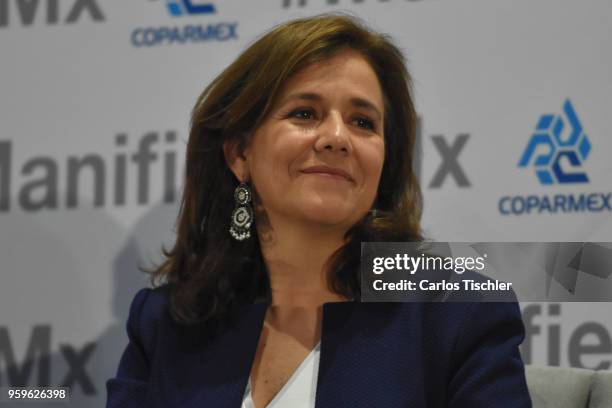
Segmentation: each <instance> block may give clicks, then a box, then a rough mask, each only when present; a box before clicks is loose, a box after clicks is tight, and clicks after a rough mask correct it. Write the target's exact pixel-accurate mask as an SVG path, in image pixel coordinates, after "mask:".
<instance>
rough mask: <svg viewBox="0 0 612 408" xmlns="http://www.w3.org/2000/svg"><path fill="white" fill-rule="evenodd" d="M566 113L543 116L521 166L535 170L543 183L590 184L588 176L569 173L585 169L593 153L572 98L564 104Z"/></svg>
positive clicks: (526, 149) (576, 172) (579, 173)
mask: <svg viewBox="0 0 612 408" xmlns="http://www.w3.org/2000/svg"><path fill="white" fill-rule="evenodd" d="M563 112H564V114H565V115H552V114H545V115H542V116H541V117H540V120H539V121H538V124H537V126H536V129H535V131H534V133H533V135H532V136H531V139H530V140H529V143H528V144H527V147H526V148H525V151H524V152H523V156H522V157H521V160H520V161H519V164H518V165H519V167H528V166H533V167H535V172H536V175H537V177H538V179H539V180H540V183H542V184H554V183H559V184H568V183H588V181H589V178H588V177H587V175H586V173H584V172H580V171H573V172H572V171H568V170H569V167H572V168H576V167H581V166H582V164H583V163H584V161H585V160H586V159H587V157H588V156H589V152H590V151H591V143H590V142H589V139H588V137H587V135H586V134H585V133H584V132H583V129H582V124H581V123H580V119H579V118H578V115H576V111H575V110H574V107H573V105H572V102H571V101H570V100H569V99H567V100H566V101H565V103H564V104H563ZM536 150H537V152H536ZM563 160H565V161H566V163H565V164H563V162H562V161H563ZM568 163H569V166H568Z"/></svg>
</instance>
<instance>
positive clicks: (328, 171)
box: [302, 166, 353, 182]
mask: <svg viewBox="0 0 612 408" xmlns="http://www.w3.org/2000/svg"><path fill="white" fill-rule="evenodd" d="M302 173H306V174H314V175H317V176H322V177H328V178H332V179H337V180H343V181H348V182H353V178H352V177H351V176H350V175H349V174H348V173H347V172H346V171H344V170H342V169H339V168H336V167H329V166H313V167H308V168H306V169H304V170H302Z"/></svg>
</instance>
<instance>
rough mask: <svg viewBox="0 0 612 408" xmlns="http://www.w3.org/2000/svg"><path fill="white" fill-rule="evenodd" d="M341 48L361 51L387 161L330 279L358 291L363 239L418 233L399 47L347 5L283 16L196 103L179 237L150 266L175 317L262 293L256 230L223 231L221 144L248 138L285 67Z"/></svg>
mask: <svg viewBox="0 0 612 408" xmlns="http://www.w3.org/2000/svg"><path fill="white" fill-rule="evenodd" d="M346 48H351V49H354V50H356V51H358V52H360V53H361V54H362V55H363V57H364V58H365V59H366V60H367V61H368V62H369V63H370V65H371V66H372V68H373V69H374V71H375V72H376V74H377V76H378V79H379V81H380V85H381V88H382V92H383V95H384V103H385V107H384V108H385V109H384V111H385V118H384V124H385V129H384V137H385V162H384V165H383V170H382V175H381V178H380V184H379V187H378V192H377V196H376V199H375V201H374V206H373V209H372V211H370V212H369V213H368V214H367V215H366V216H365V217H364V218H363V219H362V220H361V221H360V222H359V223H357V224H356V225H354V226H353V227H352V228H351V229H350V230H349V231H348V232H347V234H346V238H347V244H345V246H344V247H342V248H341V249H339V250H338V251H337V252H336V253H335V254H334V256H333V257H332V259H331V262H330V271H329V280H328V282H329V286H330V288H331V289H332V290H334V291H335V292H336V293H338V294H341V295H344V296H347V297H349V298H354V299H359V295H360V278H359V257H360V253H361V242H365V241H416V240H420V239H421V232H420V224H419V222H420V217H421V191H420V188H419V185H418V183H417V180H416V178H415V175H414V172H413V170H412V166H413V150H414V144H415V137H416V121H417V118H416V113H415V109H414V103H413V101H412V97H411V81H410V76H409V74H408V72H407V70H406V67H405V64H404V59H403V56H402V53H401V51H400V50H399V49H398V48H397V47H396V46H395V45H393V43H392V42H391V41H390V40H389V39H388V38H387V37H386V36H385V35H382V34H379V33H376V32H373V31H371V30H369V29H368V28H367V27H365V26H364V25H363V23H361V22H359V21H358V20H356V19H355V18H353V17H349V16H345V15H329V14H328V15H320V16H316V17H310V18H304V19H299V20H294V21H290V22H288V23H285V24H281V25H279V26H277V27H275V28H274V29H272V30H271V31H269V32H268V33H266V34H265V35H264V36H263V37H261V38H260V39H259V40H257V41H256V42H255V43H254V44H252V45H251V46H250V47H249V48H248V49H247V50H246V51H244V52H243V53H242V54H241V55H240V56H239V57H238V59H236V60H235V61H234V62H233V63H232V64H231V65H230V66H229V67H227V68H226V69H225V70H224V71H223V72H222V73H221V74H220V75H219V76H218V77H216V78H215V79H214V80H213V81H212V83H211V84H210V85H209V86H208V87H206V89H204V91H203V92H202V94H201V95H200V97H199V98H198V100H197V103H196V105H195V107H194V110H193V114H192V121H191V131H190V134H189V142H188V144H187V157H186V174H185V180H184V191H183V196H182V202H181V210H180V214H179V217H178V225H177V239H176V243H175V244H174V247H173V248H172V249H171V250H169V251H164V253H165V255H166V260H165V261H164V262H163V263H162V264H161V265H160V266H159V267H158V268H157V270H155V271H154V272H153V274H152V278H153V282H154V283H155V284H159V283H166V284H167V285H168V286H169V288H170V291H171V312H172V315H173V316H174V318H175V319H176V320H177V321H180V322H183V323H194V322H198V321H207V320H217V319H224V318H226V317H228V316H229V315H231V314H232V312H234V311H237V310H239V309H240V308H241V307H242V306H244V305H245V304H248V303H252V302H254V301H255V299H257V298H258V297H262V296H263V297H267V296H268V292H269V284H268V278H267V273H266V267H265V264H264V261H263V258H262V255H261V250H260V247H259V242H258V240H257V238H250V239H248V240H246V241H242V242H238V241H235V240H234V239H233V238H232V237H231V236H230V234H229V232H228V230H229V223H230V216H231V213H232V210H233V192H234V189H235V187H236V186H237V185H238V181H237V179H236V177H235V176H234V174H233V173H232V172H231V171H230V169H229V167H228V166H227V163H226V161H225V156H224V154H223V144H224V142H226V141H232V142H237V143H238V144H239V146H243V147H244V146H246V145H247V143H248V137H249V135H250V134H252V132H253V131H254V130H255V129H257V127H258V126H259V125H260V124H261V123H262V121H263V119H264V118H265V117H266V115H267V113H268V111H269V110H270V108H271V107H272V105H273V104H274V102H275V100H276V98H277V96H278V95H279V92H280V90H281V88H282V86H283V85H284V84H285V83H286V82H287V80H288V79H289V78H290V77H291V76H292V75H295V74H296V73H297V72H298V71H300V70H301V69H303V68H304V67H306V66H307V65H309V64H312V63H314V62H317V61H321V60H324V59H327V58H329V57H330V56H332V55H333V54H334V53H336V52H338V51H339V50H341V49H346ZM255 221H257V220H255Z"/></svg>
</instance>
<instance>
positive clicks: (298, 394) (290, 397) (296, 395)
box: [242, 342, 321, 408]
mask: <svg viewBox="0 0 612 408" xmlns="http://www.w3.org/2000/svg"><path fill="white" fill-rule="evenodd" d="M320 353H321V342H319V343H317V345H316V346H315V347H314V348H313V349H312V351H311V352H310V354H308V355H307V356H306V358H305V359H304V361H302V363H301V364H300V365H299V367H298V368H297V369H296V370H295V371H294V372H293V374H292V375H291V378H289V380H288V381H287V382H286V383H285V385H283V388H281V389H280V391H279V392H278V394H276V395H275V396H274V398H273V399H272V401H270V403H269V404H268V405H267V406H266V407H265V408H314V406H315V396H316V394H317V377H318V374H319V355H320ZM242 408H255V404H254V403H253V398H252V396H251V377H250V376H249V382H248V384H247V387H246V390H245V392H244V397H243V398H242ZM257 408H264V407H257Z"/></svg>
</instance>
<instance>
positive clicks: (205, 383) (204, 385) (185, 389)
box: [164, 303, 267, 408]
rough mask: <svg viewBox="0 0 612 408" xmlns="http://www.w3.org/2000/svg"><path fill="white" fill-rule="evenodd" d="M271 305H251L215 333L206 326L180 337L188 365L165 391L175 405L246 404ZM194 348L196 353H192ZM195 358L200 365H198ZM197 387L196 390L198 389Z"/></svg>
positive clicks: (184, 364) (179, 363) (182, 364)
mask: <svg viewBox="0 0 612 408" xmlns="http://www.w3.org/2000/svg"><path fill="white" fill-rule="evenodd" d="M266 309H267V304H265V303H258V304H253V305H249V306H247V307H246V308H245V310H244V312H243V313H241V315H240V317H239V318H238V319H236V320H235V321H234V322H233V323H232V324H231V325H229V326H227V327H225V328H223V329H220V330H219V332H218V333H215V334H211V330H210V329H208V330H207V328H206V327H205V326H202V327H199V328H191V329H187V330H188V332H183V333H182V334H181V335H180V336H179V338H180V339H182V341H181V342H180V343H183V344H179V346H180V347H181V351H182V353H181V355H180V356H177V358H179V359H181V360H184V361H175V362H173V363H174V364H175V366H177V367H180V368H184V369H182V370H179V372H176V373H172V374H174V375H175V376H176V377H178V378H173V379H172V380H171V386H170V387H168V388H167V389H166V390H165V392H164V394H165V395H164V397H165V398H164V399H165V400H166V401H167V403H168V404H167V405H168V406H172V407H228V408H237V407H240V405H241V403H242V398H243V396H244V391H245V388H246V385H247V381H248V378H249V374H250V371H251V365H252V363H253V359H254V357H255V351H256V348H257V344H258V341H259V336H260V334H261V329H262V325H263V320H264V317H265V313H266ZM189 350H192V351H194V352H189ZM194 360H199V361H197V364H194ZM194 390H195V392H194Z"/></svg>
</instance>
